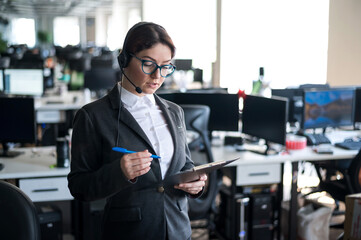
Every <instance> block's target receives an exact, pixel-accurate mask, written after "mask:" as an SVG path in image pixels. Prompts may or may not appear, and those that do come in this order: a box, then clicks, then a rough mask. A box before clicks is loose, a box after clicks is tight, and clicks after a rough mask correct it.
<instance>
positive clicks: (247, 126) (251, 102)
mask: <svg viewBox="0 0 361 240" xmlns="http://www.w3.org/2000/svg"><path fill="white" fill-rule="evenodd" d="M287 115H288V101H287V99H286V98H279V97H272V98H266V97H260V96H253V95H247V96H246V98H245V100H244V105H243V112H242V132H243V133H245V134H248V135H251V136H254V137H258V138H262V139H264V140H266V141H268V142H273V143H279V144H282V145H285V143H286V125H287Z"/></svg>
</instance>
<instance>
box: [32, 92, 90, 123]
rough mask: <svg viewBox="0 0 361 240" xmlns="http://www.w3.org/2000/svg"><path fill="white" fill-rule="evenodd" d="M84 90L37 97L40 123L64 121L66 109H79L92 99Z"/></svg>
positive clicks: (36, 104) (37, 114)
mask: <svg viewBox="0 0 361 240" xmlns="http://www.w3.org/2000/svg"><path fill="white" fill-rule="evenodd" d="M88 98H89V97H86V96H85V94H84V92H83V91H69V92H67V93H65V94H63V95H61V96H57V95H54V96H46V97H41V98H38V99H36V101H35V110H36V118H37V122H38V123H62V122H65V120H66V115H65V111H69V110H77V109H79V108H81V107H82V106H83V105H85V104H86V103H89V102H90V101H91V100H90V99H88Z"/></svg>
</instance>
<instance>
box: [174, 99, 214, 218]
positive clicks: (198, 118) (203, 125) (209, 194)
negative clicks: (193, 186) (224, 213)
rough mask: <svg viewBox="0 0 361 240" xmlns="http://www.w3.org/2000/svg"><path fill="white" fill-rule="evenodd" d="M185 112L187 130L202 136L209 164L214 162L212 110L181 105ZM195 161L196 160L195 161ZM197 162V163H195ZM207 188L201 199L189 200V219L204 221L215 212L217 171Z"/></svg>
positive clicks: (198, 106) (211, 176)
mask: <svg viewBox="0 0 361 240" xmlns="http://www.w3.org/2000/svg"><path fill="white" fill-rule="evenodd" d="M180 106H181V107H182V108H183V111H184V118H185V124H186V129H187V130H193V131H195V132H197V133H198V134H199V136H200V140H201V144H202V145H203V146H204V152H205V154H206V156H207V162H208V163H209V162H213V161H214V160H213V155H212V150H211V144H210V141H209V137H208V121H209V115H210V108H209V107H208V106H206V105H193V104H183V105H180ZM193 160H194V161H195V159H193ZM195 162H196V161H195ZM207 181H208V184H207V188H206V190H205V191H204V193H203V194H202V196H201V197H199V198H197V199H189V201H188V202H189V212H188V214H189V217H190V219H191V220H196V219H204V218H207V216H208V215H209V214H210V213H211V212H212V211H213V210H214V208H215V198H216V196H217V193H218V190H219V186H220V177H219V175H218V172H217V171H214V172H212V173H210V174H209V175H208V180H207Z"/></svg>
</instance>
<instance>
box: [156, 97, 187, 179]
mask: <svg viewBox="0 0 361 240" xmlns="http://www.w3.org/2000/svg"><path fill="white" fill-rule="evenodd" d="M154 96H155V100H156V102H157V103H158V105H159V107H160V108H161V110H162V112H163V114H164V117H165V119H166V121H167V123H168V126H169V131H170V134H171V135H172V139H173V145H174V153H173V157H172V160H171V163H170V165H169V168H168V171H167V173H166V176H168V175H169V174H170V173H172V172H173V171H174V169H175V167H176V164H177V163H178V161H177V159H176V157H177V156H179V154H178V152H179V151H180V149H178V148H180V147H183V146H179V144H178V138H177V132H178V128H179V127H182V126H178V125H177V123H179V121H177V119H178V118H179V116H177V113H176V112H175V111H174V110H173V109H172V108H170V107H169V105H168V104H167V103H166V102H164V101H163V100H162V99H160V98H159V97H158V96H157V95H154ZM179 124H180V123H179Z"/></svg>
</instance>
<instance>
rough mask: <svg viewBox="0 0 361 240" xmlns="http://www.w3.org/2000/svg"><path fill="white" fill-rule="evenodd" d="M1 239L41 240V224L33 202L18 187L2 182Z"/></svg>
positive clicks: (0, 204)
mask: <svg viewBox="0 0 361 240" xmlns="http://www.w3.org/2000/svg"><path fill="white" fill-rule="evenodd" d="M0 238H1V239H13V240H40V224H39V218H38V214H37V212H36V208H35V206H34V204H33V202H32V201H31V200H30V199H29V197H28V196H27V195H26V194H25V193H23V192H22V191H21V190H20V189H19V188H18V187H16V186H14V185H12V184H10V183H8V182H5V181H2V180H0Z"/></svg>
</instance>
